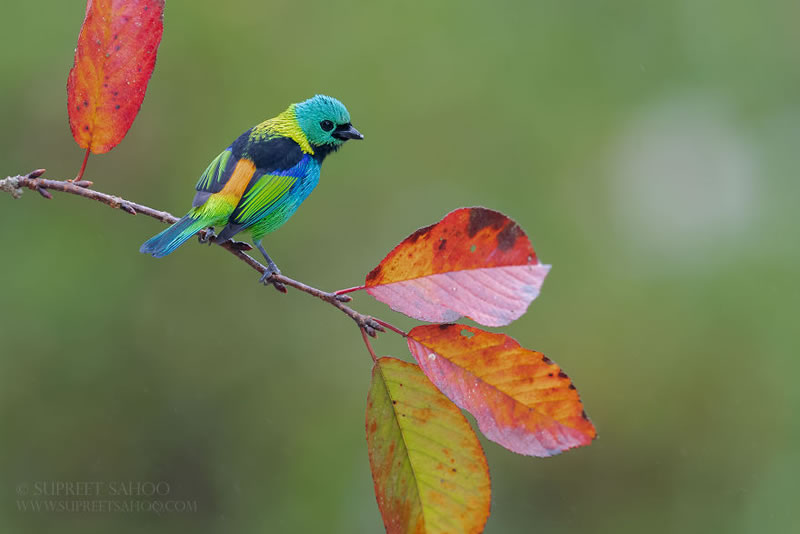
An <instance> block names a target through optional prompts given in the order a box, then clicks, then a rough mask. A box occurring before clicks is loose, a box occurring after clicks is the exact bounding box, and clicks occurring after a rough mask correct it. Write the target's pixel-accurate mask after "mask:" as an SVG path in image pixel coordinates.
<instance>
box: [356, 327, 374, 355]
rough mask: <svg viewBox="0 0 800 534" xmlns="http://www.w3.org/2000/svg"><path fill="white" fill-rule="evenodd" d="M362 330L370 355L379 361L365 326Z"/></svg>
mask: <svg viewBox="0 0 800 534" xmlns="http://www.w3.org/2000/svg"><path fill="white" fill-rule="evenodd" d="M359 330H361V337H362V338H364V345H366V346H367V350H368V351H369V355H370V356H372V361H373V362H375V363H378V356H377V355H376V354H375V351H374V350H373V348H372V343H370V342H369V338H368V337H367V331H366V330H364V329H363V328H360V329H359Z"/></svg>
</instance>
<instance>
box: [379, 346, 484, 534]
mask: <svg viewBox="0 0 800 534" xmlns="http://www.w3.org/2000/svg"><path fill="white" fill-rule="evenodd" d="M367 446H368V450H369V463H370V467H371V469H372V479H373V481H374V482H375V495H376V497H377V499H378V507H379V508H380V510H381V515H382V516H383V523H384V525H385V526H386V532H387V533H389V534H395V533H404V534H405V533H415V534H423V533H424V534H433V533H437V534H440V533H441V534H444V533H453V534H461V533H477V532H481V531H482V530H483V526H484V525H485V523H486V519H487V518H488V517H489V506H490V504H491V485H490V481H489V468H488V466H487V465H486V457H485V456H484V454H483V448H482V447H481V444H480V442H479V441H478V438H477V437H476V436H475V433H474V432H473V430H472V427H471V426H470V425H469V423H468V422H467V420H466V418H465V417H464V415H463V414H462V413H461V411H460V410H459V409H458V407H456V405H455V404H453V403H452V402H450V401H449V400H448V399H447V397H445V396H444V395H442V394H441V393H440V392H439V391H438V390H437V389H436V387H435V386H434V385H433V384H432V383H431V382H430V380H428V378H427V377H426V376H425V375H424V374H423V373H422V371H421V370H420V368H419V367H418V366H416V365H414V364H412V363H408V362H404V361H402V360H397V359H395V358H387V357H384V358H380V359H379V360H378V361H377V363H376V364H375V366H374V367H373V369H372V386H371V387H370V391H369V396H368V397H367Z"/></svg>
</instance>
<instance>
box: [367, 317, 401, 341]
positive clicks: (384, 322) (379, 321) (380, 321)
mask: <svg viewBox="0 0 800 534" xmlns="http://www.w3.org/2000/svg"><path fill="white" fill-rule="evenodd" d="M375 322H376V323H378V324H379V325H381V326H385V327H386V328H388V329H389V330H391V331H392V332H394V333H396V334H400V335H401V336H403V337H408V334H407V333H406V332H403V331H402V330H400V329H399V328H397V327H396V326H394V325H393V324H390V323H387V322H386V321H382V320H380V319H378V318H375Z"/></svg>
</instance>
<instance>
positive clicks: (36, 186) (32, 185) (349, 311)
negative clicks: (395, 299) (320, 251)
mask: <svg viewBox="0 0 800 534" xmlns="http://www.w3.org/2000/svg"><path fill="white" fill-rule="evenodd" d="M44 172H45V170H44V169H38V170H35V171H32V172H30V173H28V174H26V175H24V176H19V175H17V176H9V177H7V178H4V179H2V180H0V191H4V192H7V193H10V194H11V196H12V197H14V198H20V197H21V196H22V192H23V188H28V189H31V190H32V191H37V192H39V193H40V194H41V195H42V196H44V197H45V198H52V195H51V194H50V192H49V191H60V192H62V193H69V194H71V195H76V196H79V197H83V198H88V199H89V200H96V201H97V202H102V203H103V204H105V205H106V206H110V207H112V208H116V209H120V210H122V211H124V212H126V213H129V214H131V215H136V214H137V213H141V214H142V215H147V216H148V217H152V218H153V219H156V220H159V221H161V222H163V223H166V224H174V223H176V222H177V221H178V218H177V217H175V216H174V215H172V214H171V213H169V212H166V211H159V210H156V209H153V208H151V207H149V206H145V205H143V204H137V203H136V202H131V201H129V200H125V199H124V198H120V197H117V196H113V195H108V194H106V193H101V192H99V191H95V190H93V189H90V188H91V187H92V185H93V184H92V182H90V181H88V180H79V181H70V180H67V181H61V180H47V179H44V178H40V176H42V174H44ZM208 234H209V232H208V230H205V229H204V230H200V231H199V232H197V235H198V236H199V237H200V238H201V239H208V238H209V237H211V236H209V235H208ZM220 246H221V247H222V248H224V249H225V250H227V251H228V252H230V253H231V254H233V255H234V256H236V257H237V258H239V259H240V260H242V261H243V262H245V263H246V264H247V265H249V266H250V267H252V268H253V269H254V270H256V271H258V272H259V273H260V274H264V273H265V272H267V268H266V267H265V266H264V265H262V264H261V263H260V262H259V261H257V260H255V259H254V258H253V257H252V256H250V255H249V254H245V253H244V252H243V250H242V249H243V248H244V247H245V246H246V247H248V248H247V249H246V250H249V245H246V244H244V243H236V242H234V241H226V242H225V243H222V244H220ZM267 280H268V281H269V282H270V283H273V284H275V287H276V288H277V289H278V290H282V291H283V292H284V293H285V292H286V288H285V287H284V288H282V289H281V286H282V285H283V286H289V287H293V288H295V289H297V290H299V291H302V292H303V293H308V294H309V295H312V296H314V297H317V298H318V299H320V300H323V301H325V302H327V303H328V304H330V305H332V306H333V307H335V308H338V309H339V310H340V311H341V312H342V313H344V314H345V315H347V316H348V317H350V318H351V319H353V321H355V322H356V324H357V325H358V327H359V328H361V329H362V331H364V332H366V333H367V334H369V335H370V336H372V337H375V336H376V335H377V332H385V330H384V328H383V326H382V325H383V324H387V323H385V322H384V321H380V322H379V321H377V320H375V319H374V318H372V317H370V316H368V315H364V314H361V313H359V312H357V311H355V310H354V309H353V308H351V307H350V306H347V305H346V304H345V302H350V301H351V300H352V298H350V297H349V296H348V295H344V294H342V295H337V294H336V293H329V292H327V291H322V290H321V289H317V288H315V287H311V286H309V285H307V284H304V283H303V282H299V281H297V280H294V279H292V278H289V277H288V276H285V275H283V274H274V273H273V274H272V276H270V277H269V278H268V279H267ZM393 330H395V329H394V328H393Z"/></svg>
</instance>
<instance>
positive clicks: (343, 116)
mask: <svg viewBox="0 0 800 534" xmlns="http://www.w3.org/2000/svg"><path fill="white" fill-rule="evenodd" d="M294 113H295V118H296V119H297V124H299V125H300V129H301V130H303V133H304V134H305V136H306V138H307V139H308V142H309V143H311V145H315V146H320V147H321V146H327V147H330V148H338V147H339V146H341V145H342V143H344V142H345V141H347V140H348V139H364V136H363V135H361V133H360V132H359V131H358V130H356V129H355V128H353V125H352V124H350V113H348V112H347V108H346V107H344V104H342V103H341V102H339V101H338V100H336V99H335V98H333V97H330V96H325V95H316V96H314V97H312V98H309V99H308V100H306V101H305V102H300V103H299V104H295V105H294Z"/></svg>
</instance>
